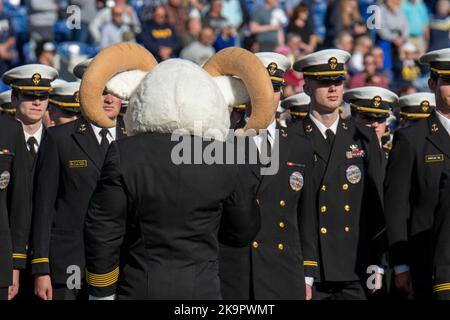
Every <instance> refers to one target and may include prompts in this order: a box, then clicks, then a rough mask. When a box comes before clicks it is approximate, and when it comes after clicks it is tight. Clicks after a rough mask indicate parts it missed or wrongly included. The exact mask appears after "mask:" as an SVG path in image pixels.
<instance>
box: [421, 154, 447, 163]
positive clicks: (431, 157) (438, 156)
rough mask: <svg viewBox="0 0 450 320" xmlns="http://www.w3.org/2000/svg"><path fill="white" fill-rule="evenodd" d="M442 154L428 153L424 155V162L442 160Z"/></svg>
mask: <svg viewBox="0 0 450 320" xmlns="http://www.w3.org/2000/svg"><path fill="white" fill-rule="evenodd" d="M443 161H444V155H443V154H428V155H426V156H425V162H443Z"/></svg>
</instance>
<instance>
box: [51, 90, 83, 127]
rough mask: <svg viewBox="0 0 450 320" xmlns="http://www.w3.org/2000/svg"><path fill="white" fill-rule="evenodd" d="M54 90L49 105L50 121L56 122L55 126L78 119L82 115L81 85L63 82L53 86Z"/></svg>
mask: <svg viewBox="0 0 450 320" xmlns="http://www.w3.org/2000/svg"><path fill="white" fill-rule="evenodd" d="M52 88H53V90H52V92H51V94H50V98H49V99H48V103H49V112H50V119H51V120H52V121H54V122H55V125H60V124H65V123H67V122H70V121H73V120H76V119H78V118H79V117H80V115H81V109H80V94H79V90H80V83H79V82H62V83H59V84H52Z"/></svg>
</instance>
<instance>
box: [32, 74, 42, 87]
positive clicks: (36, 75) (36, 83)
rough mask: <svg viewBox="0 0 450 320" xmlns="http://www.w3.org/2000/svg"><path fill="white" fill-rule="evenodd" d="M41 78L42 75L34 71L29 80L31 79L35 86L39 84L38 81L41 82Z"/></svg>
mask: <svg viewBox="0 0 450 320" xmlns="http://www.w3.org/2000/svg"><path fill="white" fill-rule="evenodd" d="M41 79H42V77H41V75H40V74H39V73H35V74H33V76H32V77H31V80H32V81H33V83H34V85H35V86H37V85H39V83H41Z"/></svg>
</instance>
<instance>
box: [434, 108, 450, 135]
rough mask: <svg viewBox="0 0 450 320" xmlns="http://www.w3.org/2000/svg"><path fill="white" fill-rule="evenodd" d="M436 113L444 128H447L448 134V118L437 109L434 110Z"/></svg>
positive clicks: (449, 127) (449, 124)
mask: <svg viewBox="0 0 450 320" xmlns="http://www.w3.org/2000/svg"><path fill="white" fill-rule="evenodd" d="M436 114H437V116H438V118H439V121H440V122H441V123H442V125H443V126H444V128H445V130H447V133H448V134H450V119H449V118H447V117H446V116H444V115H443V114H442V113H440V112H439V111H438V110H436Z"/></svg>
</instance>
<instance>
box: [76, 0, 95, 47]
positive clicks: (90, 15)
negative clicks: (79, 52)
mask: <svg viewBox="0 0 450 320" xmlns="http://www.w3.org/2000/svg"><path fill="white" fill-rule="evenodd" d="M70 4H71V5H75V6H78V7H79V8H80V9H81V12H80V19H81V24H80V29H73V30H72V39H73V40H74V41H79V42H84V43H91V42H92V39H91V37H90V34H89V23H90V22H91V21H92V20H94V18H95V15H96V14H97V6H96V2H95V1H93V0H70Z"/></svg>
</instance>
